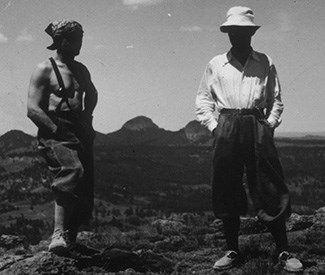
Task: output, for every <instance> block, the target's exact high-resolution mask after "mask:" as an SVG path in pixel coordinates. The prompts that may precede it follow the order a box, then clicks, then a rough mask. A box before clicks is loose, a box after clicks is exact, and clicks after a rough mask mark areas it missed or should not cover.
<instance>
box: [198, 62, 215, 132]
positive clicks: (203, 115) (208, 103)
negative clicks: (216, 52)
mask: <svg viewBox="0 0 325 275" xmlns="http://www.w3.org/2000/svg"><path fill="white" fill-rule="evenodd" d="M211 77H212V69H211V67H210V66H209V65H208V66H207V67H206V69H205V72H204V74H203V77H202V80H201V82H200V86H199V89H198V91H197V95H196V100H195V113H196V116H197V119H198V121H199V122H201V124H203V125H204V126H206V127H207V128H208V129H209V130H210V131H211V132H212V131H213V130H214V129H215V128H216V127H217V124H218V122H217V120H216V117H215V115H214V111H215V107H216V103H215V100H214V99H213V97H212V94H211V85H210V82H211V81H210V79H211Z"/></svg>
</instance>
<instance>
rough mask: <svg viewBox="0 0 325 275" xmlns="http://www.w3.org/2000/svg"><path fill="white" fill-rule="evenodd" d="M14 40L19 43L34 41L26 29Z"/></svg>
mask: <svg viewBox="0 0 325 275" xmlns="http://www.w3.org/2000/svg"><path fill="white" fill-rule="evenodd" d="M16 40H17V41H19V42H31V41H34V38H33V36H32V35H31V34H30V33H28V30H27V29H23V30H22V31H21V32H20V34H19V35H18V36H17V38H16Z"/></svg>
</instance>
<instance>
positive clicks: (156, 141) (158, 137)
mask: <svg viewBox="0 0 325 275" xmlns="http://www.w3.org/2000/svg"><path fill="white" fill-rule="evenodd" d="M210 139H211V135H210V133H209V131H208V130H207V129H206V128H205V127H203V126H202V125H200V123H199V122H197V121H192V122H190V123H188V124H187V125H186V127H185V128H182V129H180V130H178V131H174V132H173V131H168V130H165V129H162V128H159V127H158V126H157V125H156V124H155V123H154V122H153V121H152V120H151V119H150V118H147V117H145V116H138V117H135V118H133V119H131V120H129V121H127V122H126V123H125V124H124V125H123V126H122V128H121V129H120V130H118V131H116V132H113V133H109V134H107V135H105V137H104V136H102V135H101V136H100V137H99V139H97V142H98V143H103V144H105V145H155V146H186V145H191V144H206V143H207V142H209V140H210Z"/></svg>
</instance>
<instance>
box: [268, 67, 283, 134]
mask: <svg viewBox="0 0 325 275" xmlns="http://www.w3.org/2000/svg"><path fill="white" fill-rule="evenodd" d="M281 93H282V92H281V86H280V82H279V78H278V75H277V72H276V69H275V66H274V65H273V64H271V66H270V70H269V75H268V82H267V94H268V100H267V115H268V117H267V121H268V122H269V124H270V125H271V127H274V128H275V127H277V126H279V125H280V123H281V121H282V112H283V108H284V107H283V103H282V99H281Z"/></svg>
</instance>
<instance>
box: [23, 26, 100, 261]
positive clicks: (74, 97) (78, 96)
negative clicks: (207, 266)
mask: <svg viewBox="0 0 325 275" xmlns="http://www.w3.org/2000/svg"><path fill="white" fill-rule="evenodd" d="M45 32H46V33H47V34H49V35H50V36H51V37H52V39H53V44H52V45H50V46H49V47H47V48H48V49H49V50H56V54H55V56H54V58H50V59H47V60H45V61H43V62H42V63H40V64H38V65H37V67H36V69H35V71H34V72H33V74H32V76H31V80H30V85H29V90H28V103H27V108H28V113H27V115H28V117H29V118H30V119H31V120H32V121H33V122H34V123H35V124H36V125H37V127H38V141H39V149H40V150H41V151H42V153H43V154H44V157H45V159H46V161H47V164H48V167H49V169H50V171H51V172H52V173H53V182H52V184H51V188H52V191H53V194H54V198H55V213H54V232H53V235H52V241H51V243H50V245H49V251H51V252H53V253H56V254H58V255H64V254H66V253H67V252H68V244H69V243H70V242H72V243H73V242H75V240H76V236H77V233H78V227H79V226H80V225H81V224H87V223H88V222H89V219H90V218H91V213H92V209H93V189H94V180H93V174H94V173H93V151H92V144H93V140H94V137H95V131H94V130H93V128H92V113H93V110H94V108H95V106H96V104H97V97H98V96H97V91H96V88H95V86H94V85H93V83H92V81H91V78H90V73H89V72H88V70H87V68H86V67H85V66H84V65H83V64H81V63H79V62H77V61H75V60H74V59H75V56H77V55H78V54H79V52H80V49H81V45H82V38H83V30H82V26H81V25H80V24H79V23H78V22H75V21H70V20H61V21H57V22H52V23H51V24H50V25H49V26H48V27H47V28H46V29H45Z"/></svg>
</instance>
